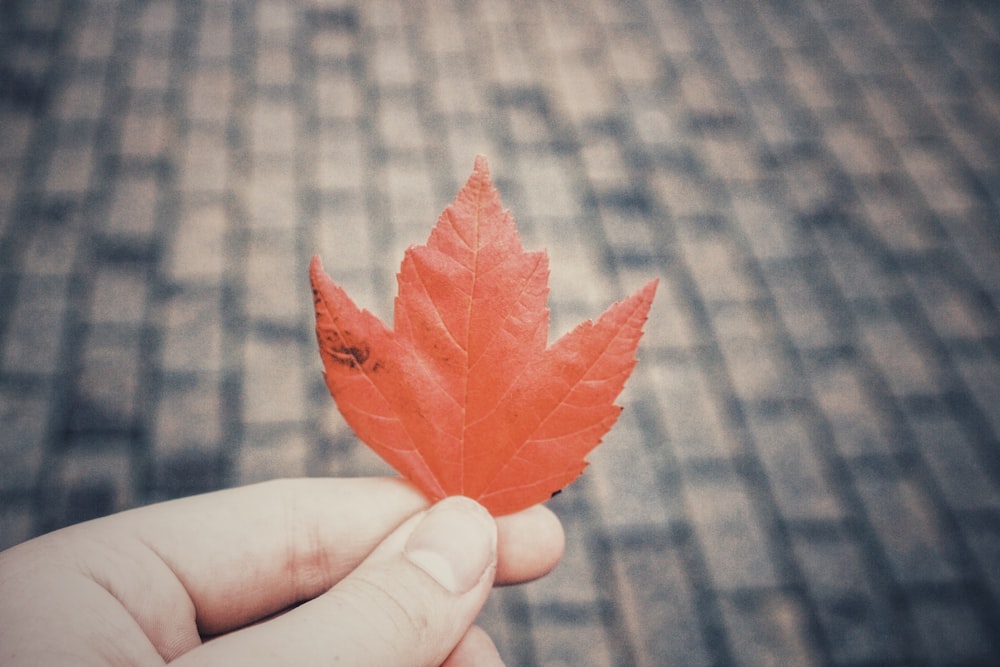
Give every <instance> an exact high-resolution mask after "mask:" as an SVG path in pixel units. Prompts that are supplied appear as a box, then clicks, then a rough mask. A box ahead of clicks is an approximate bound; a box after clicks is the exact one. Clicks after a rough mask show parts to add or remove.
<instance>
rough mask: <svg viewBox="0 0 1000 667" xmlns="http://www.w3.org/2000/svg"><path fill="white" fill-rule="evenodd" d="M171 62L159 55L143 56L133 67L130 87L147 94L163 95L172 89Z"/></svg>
mask: <svg viewBox="0 0 1000 667" xmlns="http://www.w3.org/2000/svg"><path fill="white" fill-rule="evenodd" d="M170 75H171V62H170V60H169V59H168V58H165V57H161V56H160V55H159V54H143V55H140V56H139V58H137V59H136V60H135V62H134V63H133V65H132V76H131V78H130V80H129V85H130V86H131V87H132V88H133V89H135V90H140V91H143V92H145V93H156V94H158V95H163V94H164V93H166V91H167V89H168V88H169V87H170Z"/></svg>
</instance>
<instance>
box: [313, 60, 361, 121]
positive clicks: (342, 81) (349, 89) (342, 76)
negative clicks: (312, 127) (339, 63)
mask: <svg viewBox="0 0 1000 667" xmlns="http://www.w3.org/2000/svg"><path fill="white" fill-rule="evenodd" d="M315 91H316V113H317V115H318V116H319V117H320V118H322V119H324V120H325V119H349V120H353V119H355V118H357V117H358V116H359V115H360V114H361V112H362V111H363V109H364V91H363V90H362V89H361V87H360V86H359V85H358V83H357V82H355V81H354V80H352V79H351V77H350V76H348V75H347V73H346V72H341V71H338V70H332V71H331V70H327V69H322V70H320V71H319V72H317V74H316V88H315Z"/></svg>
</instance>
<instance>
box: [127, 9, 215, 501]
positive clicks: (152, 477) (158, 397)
mask: <svg viewBox="0 0 1000 667" xmlns="http://www.w3.org/2000/svg"><path fill="white" fill-rule="evenodd" d="M178 4H179V7H178V12H179V14H178V16H177V17H175V19H174V22H173V25H172V26H171V30H170V40H169V46H168V53H169V59H170V70H169V74H168V81H167V86H166V92H165V94H164V97H165V100H167V102H166V105H167V109H168V113H169V116H170V117H171V121H172V122H173V123H174V124H175V125H176V127H177V129H178V137H180V138H183V137H185V136H186V134H187V132H188V131H189V127H188V125H187V122H186V119H185V118H184V113H183V112H184V110H183V97H184V95H183V90H184V85H183V84H184V81H185V77H186V76H187V74H188V72H189V71H191V70H192V69H193V67H192V62H193V61H194V59H195V56H194V49H192V48H190V43H191V41H192V39H191V35H192V34H193V33H195V32H196V31H197V30H198V28H199V27H200V25H201V18H202V17H201V13H200V12H198V9H200V5H199V4H198V3H195V2H181V3H178ZM182 143H183V142H181V141H178V142H176V143H168V144H167V145H166V146H164V147H162V148H161V151H160V158H159V159H161V160H163V161H164V162H165V163H166V164H167V165H175V164H180V162H181V158H180V157H179V155H178V153H179V148H178V146H179V145H181V144H182ZM177 180H178V179H177V173H176V170H175V169H172V168H169V167H168V168H166V169H162V170H159V171H158V172H157V175H156V183H157V190H158V193H157V194H158V205H157V208H158V213H157V217H156V223H155V228H154V234H155V236H156V238H157V239H158V242H159V244H160V247H161V252H160V253H159V254H158V262H157V266H156V270H155V272H154V286H153V289H151V296H150V299H149V302H147V307H146V315H145V319H146V322H147V325H148V326H149V327H150V329H151V330H152V331H153V333H152V334H151V337H152V338H154V340H155V344H153V345H151V346H150V353H149V354H147V355H146V358H147V359H148V360H151V359H153V358H155V359H156V362H155V364H154V363H153V362H152V361H150V366H151V369H150V371H149V375H150V378H151V381H150V385H151V386H150V390H149V406H148V408H147V409H146V411H145V413H146V414H145V418H146V422H145V431H146V440H147V441H146V447H145V451H144V461H143V465H142V466H140V467H138V472H137V475H136V477H137V482H136V485H137V488H138V489H139V492H140V495H141V498H142V501H143V502H144V503H146V502H152V501H155V500H159V499H160V497H161V496H162V495H163V493H162V491H161V490H159V489H158V484H157V467H158V465H159V463H160V462H158V461H157V459H156V445H157V442H156V436H155V432H156V427H155V425H156V420H157V416H158V415H159V414H160V411H161V410H164V409H165V406H164V381H165V375H166V374H167V371H165V370H164V367H163V361H162V354H163V338H164V335H163V329H162V327H158V326H156V325H155V324H154V322H155V318H156V316H157V315H158V314H159V308H160V307H161V306H162V303H163V301H164V300H165V298H166V297H167V294H168V292H169V290H170V284H169V279H168V276H167V274H166V271H165V269H164V266H163V263H164V261H165V258H166V256H167V255H168V250H167V249H168V248H169V247H170V245H171V241H172V240H173V239H175V238H176V236H177V232H176V228H177V224H176V222H177V220H178V218H179V216H180V215H183V214H185V213H186V212H187V211H186V210H185V208H184V207H183V206H182V205H181V201H180V200H181V199H182V196H181V195H180V193H179V187H178V183H177ZM171 232H173V234H171Z"/></svg>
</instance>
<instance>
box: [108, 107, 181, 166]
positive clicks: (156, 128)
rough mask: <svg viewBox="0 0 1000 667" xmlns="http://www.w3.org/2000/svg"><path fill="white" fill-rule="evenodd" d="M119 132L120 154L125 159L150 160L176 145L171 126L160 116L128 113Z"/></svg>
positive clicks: (137, 112) (134, 112) (135, 112)
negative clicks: (125, 157)
mask: <svg viewBox="0 0 1000 667" xmlns="http://www.w3.org/2000/svg"><path fill="white" fill-rule="evenodd" d="M121 132H122V134H121V152H122V154H123V155H125V156H127V157H135V158H140V159H145V160H152V159H155V158H156V157H158V156H160V155H161V154H162V153H163V152H164V151H165V150H166V149H167V147H168V146H171V145H174V144H176V143H177V139H176V136H175V135H174V131H173V127H172V125H171V124H170V123H169V122H168V120H167V119H166V118H165V117H164V116H162V115H156V114H149V113H143V112H139V111H133V112H130V113H128V114H127V115H126V116H125V120H124V121H123V123H122V131H121Z"/></svg>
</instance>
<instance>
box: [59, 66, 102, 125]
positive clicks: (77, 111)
mask: <svg viewBox="0 0 1000 667" xmlns="http://www.w3.org/2000/svg"><path fill="white" fill-rule="evenodd" d="M102 84H103V77H101V76H92V77H89V78H84V77H82V76H81V77H77V78H74V79H73V80H71V81H70V82H69V83H68V84H67V86H66V87H65V88H64V89H63V90H62V92H61V94H60V95H59V98H58V102H57V106H56V113H57V114H58V117H59V118H60V119H61V120H78V119H83V120H89V121H96V120H98V119H99V118H100V117H101V112H102V110H103V107H104V86H103V85H102Z"/></svg>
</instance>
